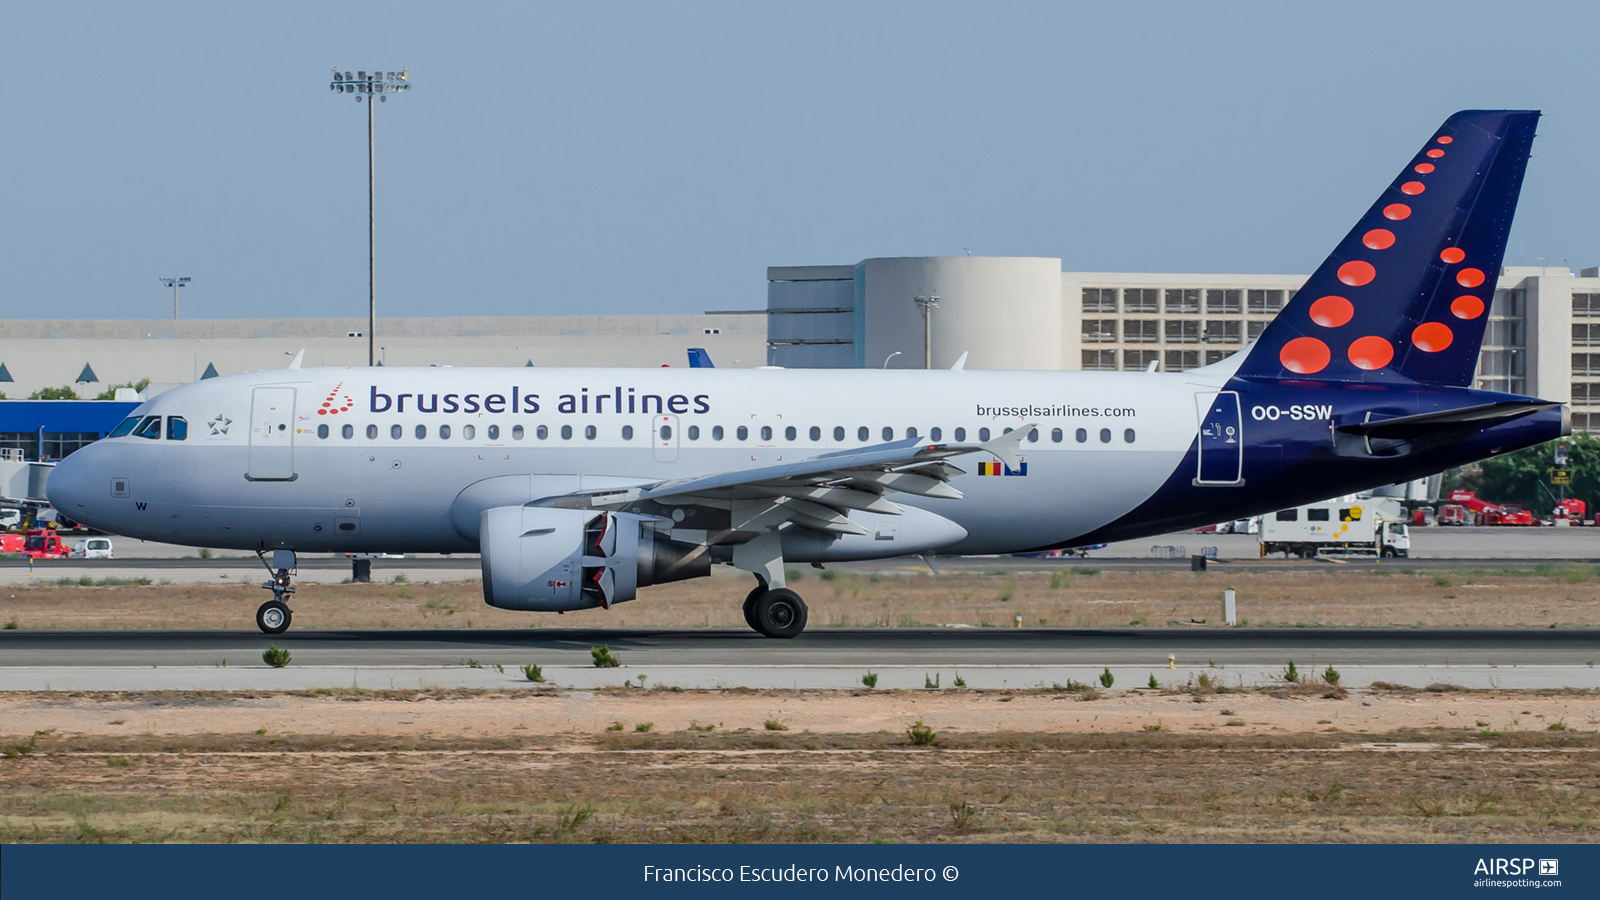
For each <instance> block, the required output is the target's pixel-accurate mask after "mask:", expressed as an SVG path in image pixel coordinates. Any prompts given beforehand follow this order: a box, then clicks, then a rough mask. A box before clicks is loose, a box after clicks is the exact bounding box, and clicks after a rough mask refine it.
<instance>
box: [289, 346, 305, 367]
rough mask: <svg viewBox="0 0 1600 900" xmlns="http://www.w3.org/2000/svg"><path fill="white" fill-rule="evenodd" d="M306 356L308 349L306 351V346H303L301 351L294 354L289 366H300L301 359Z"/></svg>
mask: <svg viewBox="0 0 1600 900" xmlns="http://www.w3.org/2000/svg"><path fill="white" fill-rule="evenodd" d="M305 358H306V351H305V349H304V348H301V350H300V352H299V353H296V354H295V355H294V359H292V360H290V361H289V368H291V369H298V368H300V361H301V360H303V359H305Z"/></svg>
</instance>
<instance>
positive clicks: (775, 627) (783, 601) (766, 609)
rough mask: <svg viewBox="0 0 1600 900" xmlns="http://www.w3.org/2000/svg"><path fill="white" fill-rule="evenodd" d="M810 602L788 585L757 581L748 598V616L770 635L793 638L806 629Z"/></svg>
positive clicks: (760, 630) (747, 622)
mask: <svg viewBox="0 0 1600 900" xmlns="http://www.w3.org/2000/svg"><path fill="white" fill-rule="evenodd" d="M807 614H808V611H807V609H806V602H805V601H804V600H802V599H800V595H799V594H796V593H795V592H794V591H791V590H789V589H788V588H771V589H769V588H768V587H767V586H766V584H765V583H762V584H758V585H756V589H755V590H753V591H751V592H750V594H749V596H747V597H745V598H744V620H745V623H746V624H748V625H749V626H750V627H751V628H754V629H755V630H756V631H759V632H761V633H762V634H764V635H766V636H767V637H770V638H792V637H795V636H797V635H799V634H800V632H802V631H805V630H806V616H807Z"/></svg>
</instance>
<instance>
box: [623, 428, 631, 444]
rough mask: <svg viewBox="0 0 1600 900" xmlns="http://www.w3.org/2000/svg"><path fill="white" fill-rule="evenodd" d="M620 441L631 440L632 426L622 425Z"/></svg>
mask: <svg viewBox="0 0 1600 900" xmlns="http://www.w3.org/2000/svg"><path fill="white" fill-rule="evenodd" d="M622 439H623V440H625V441H631V440H633V426H632V425H624V426H622Z"/></svg>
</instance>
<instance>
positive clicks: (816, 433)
mask: <svg viewBox="0 0 1600 900" xmlns="http://www.w3.org/2000/svg"><path fill="white" fill-rule="evenodd" d="M806 433H807V434H808V435H810V437H811V439H812V440H813V441H820V440H822V429H821V428H818V427H817V426H815V425H813V426H811V430H810V431H808V432H806Z"/></svg>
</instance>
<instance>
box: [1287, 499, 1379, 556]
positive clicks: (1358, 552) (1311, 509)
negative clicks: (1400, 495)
mask: <svg viewBox="0 0 1600 900" xmlns="http://www.w3.org/2000/svg"><path fill="white" fill-rule="evenodd" d="M1260 544H1261V555H1262V556H1266V555H1267V554H1269V553H1282V554H1283V555H1284V556H1298V557H1300V558H1301V559H1316V558H1317V557H1319V556H1380V557H1384V558H1386V559H1391V558H1394V557H1399V556H1410V555H1411V532H1410V531H1409V530H1408V529H1407V528H1406V523H1405V512H1404V510H1402V509H1401V508H1400V504H1399V503H1398V502H1397V501H1394V500H1383V499H1375V498H1362V497H1353V498H1352V497H1346V498H1343V499H1339V500H1326V501H1323V502H1322V503H1311V504H1307V505H1305V506H1296V507H1294V508H1292V509H1280V510H1278V511H1277V512H1275V513H1272V514H1271V515H1266V516H1262V517H1261V536H1260Z"/></svg>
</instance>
